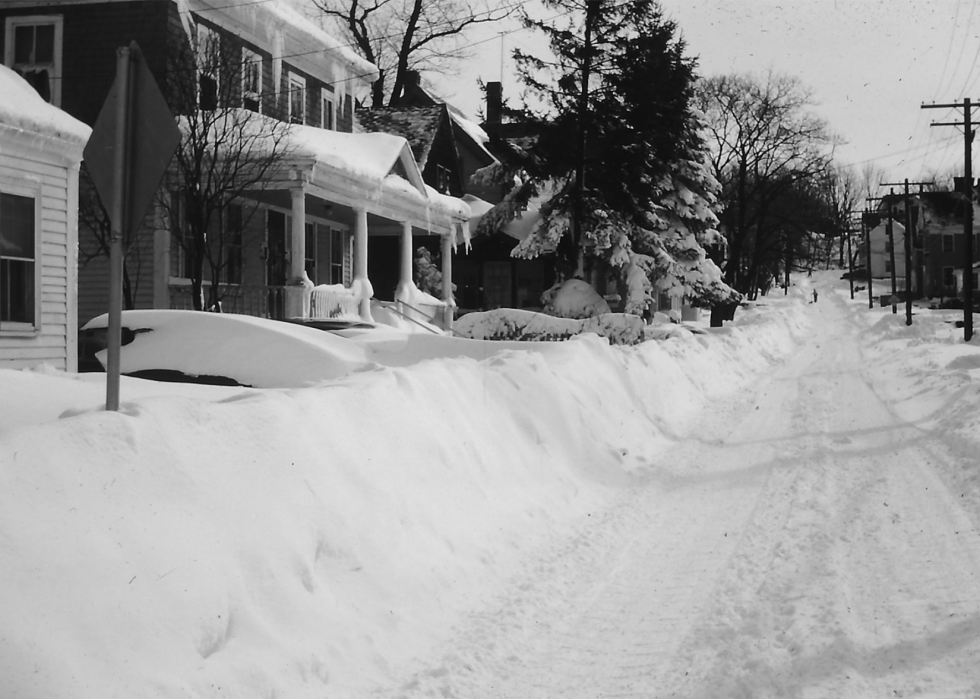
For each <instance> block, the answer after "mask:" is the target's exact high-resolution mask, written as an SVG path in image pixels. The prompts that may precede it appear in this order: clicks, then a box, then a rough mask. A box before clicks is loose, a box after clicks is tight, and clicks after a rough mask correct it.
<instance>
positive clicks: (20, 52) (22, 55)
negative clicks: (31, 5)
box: [14, 25, 34, 64]
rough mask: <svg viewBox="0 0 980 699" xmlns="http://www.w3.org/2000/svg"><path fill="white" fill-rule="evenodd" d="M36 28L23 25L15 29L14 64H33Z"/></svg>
mask: <svg viewBox="0 0 980 699" xmlns="http://www.w3.org/2000/svg"><path fill="white" fill-rule="evenodd" d="M33 56H34V27H33V26H30V25H27V26H24V25H21V26H18V27H16V28H15V29H14V63H17V64H21V63H33V62H34V61H33Z"/></svg>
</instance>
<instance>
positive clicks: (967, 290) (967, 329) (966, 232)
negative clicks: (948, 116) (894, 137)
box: [922, 97, 976, 342]
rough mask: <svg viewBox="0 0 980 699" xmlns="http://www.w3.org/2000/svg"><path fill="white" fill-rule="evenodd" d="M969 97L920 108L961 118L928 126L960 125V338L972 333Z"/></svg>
mask: <svg viewBox="0 0 980 699" xmlns="http://www.w3.org/2000/svg"><path fill="white" fill-rule="evenodd" d="M975 106H976V105H974V104H973V103H972V102H971V101H970V98H969V97H966V98H964V99H963V103H962V104H956V103H954V104H923V105H922V109H962V110H963V122H962V123H958V122H955V121H945V122H938V121H934V122H932V124H930V126H962V127H963V181H964V185H965V187H964V189H965V192H964V194H965V195H966V213H965V215H964V216H963V237H964V245H963V340H964V341H965V342H969V341H970V339H971V338H972V337H973V134H974V132H973V110H974V108H975Z"/></svg>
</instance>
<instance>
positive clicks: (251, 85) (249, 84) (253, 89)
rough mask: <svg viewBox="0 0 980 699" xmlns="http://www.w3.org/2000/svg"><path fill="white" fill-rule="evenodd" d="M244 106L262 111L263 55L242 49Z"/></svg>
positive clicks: (253, 110) (255, 110)
mask: <svg viewBox="0 0 980 699" xmlns="http://www.w3.org/2000/svg"><path fill="white" fill-rule="evenodd" d="M242 107H244V108H245V109H248V110H249V111H252V112H261V111H262V56H260V55H259V54H257V53H255V52H254V51H251V50H249V49H242Z"/></svg>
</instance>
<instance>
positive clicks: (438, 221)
mask: <svg viewBox="0 0 980 699" xmlns="http://www.w3.org/2000/svg"><path fill="white" fill-rule="evenodd" d="M289 149H290V152H289V155H287V156H286V161H287V162H286V163H285V165H286V170H287V173H288V174H287V173H284V174H287V178H288V179H287V180H286V181H285V182H283V183H282V184H286V185H288V186H289V187H291V188H292V187H295V186H296V184H297V182H298V181H300V180H302V181H303V183H304V188H305V189H306V190H307V191H309V192H310V193H311V194H315V195H317V196H319V197H322V198H323V199H325V200H327V201H333V202H337V203H339V204H343V205H345V206H350V207H352V208H364V209H366V210H367V211H368V212H369V213H372V214H376V215H379V216H383V217H384V218H388V219H392V220H395V221H405V222H408V223H411V224H412V225H413V226H415V227H418V228H422V229H425V230H428V231H430V232H432V233H438V234H449V233H455V232H457V231H458V230H460V229H461V228H462V229H463V231H464V237H465V238H468V237H469V227H468V226H466V225H465V224H466V222H467V221H468V220H469V217H470V208H469V206H468V205H467V204H466V202H464V201H463V200H461V199H457V198H456V197H450V196H446V195H444V194H440V193H439V192H437V191H436V190H435V189H433V188H432V187H430V186H428V185H427V184H425V183H424V182H423V181H422V174H421V173H420V172H419V167H418V164H417V163H416V161H415V157H414V156H413V155H412V150H411V148H410V147H409V144H408V141H407V140H406V139H404V138H402V137H401V136H395V135H392V134H386V133H343V132H339V131H327V130H325V129H319V128H316V127H313V126H299V125H295V126H292V127H291V128H290V132H289Z"/></svg>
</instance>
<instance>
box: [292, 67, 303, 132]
mask: <svg viewBox="0 0 980 699" xmlns="http://www.w3.org/2000/svg"><path fill="white" fill-rule="evenodd" d="M289 123H291V124H305V123H306V78H304V77H303V76H302V75H297V74H296V73H290V74H289Z"/></svg>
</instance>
